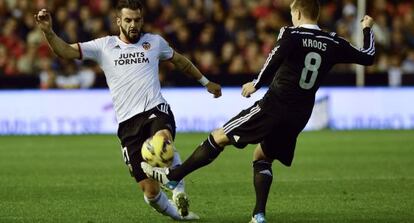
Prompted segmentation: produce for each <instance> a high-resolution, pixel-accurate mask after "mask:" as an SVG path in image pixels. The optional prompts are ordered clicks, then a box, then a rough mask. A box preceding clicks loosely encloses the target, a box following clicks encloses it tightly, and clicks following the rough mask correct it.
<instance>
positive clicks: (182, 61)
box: [171, 52, 221, 98]
mask: <svg viewBox="0 0 414 223" xmlns="http://www.w3.org/2000/svg"><path fill="white" fill-rule="evenodd" d="M171 62H172V63H173V64H174V65H175V67H176V68H177V69H178V70H180V71H182V72H183V73H185V74H186V75H188V76H190V77H192V78H193V79H196V80H198V81H199V82H200V83H201V84H202V85H203V86H205V87H206V88H207V91H208V92H210V93H211V94H213V95H214V97H215V98H218V97H220V96H221V86H220V85H219V84H216V83H214V82H212V81H209V80H208V79H207V78H206V77H205V76H204V75H203V74H202V73H201V72H200V70H199V69H197V67H196V66H195V65H194V64H193V63H192V62H191V61H190V60H189V59H187V58H186V57H185V56H183V55H181V54H179V53H177V52H174V55H173V57H172V59H171Z"/></svg>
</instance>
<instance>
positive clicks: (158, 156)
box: [141, 135, 174, 167]
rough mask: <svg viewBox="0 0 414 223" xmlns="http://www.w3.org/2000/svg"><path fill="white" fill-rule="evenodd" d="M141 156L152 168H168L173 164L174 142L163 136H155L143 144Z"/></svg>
mask: <svg viewBox="0 0 414 223" xmlns="http://www.w3.org/2000/svg"><path fill="white" fill-rule="evenodd" d="M141 155H142V158H143V159H144V161H145V162H147V163H148V164H149V165H151V166H154V167H167V166H171V164H172V161H173V158H174V147H173V144H172V142H171V141H170V140H168V139H165V138H164V137H163V136H159V135H158V136H153V137H150V138H148V139H147V140H145V142H144V143H143V144H142V148H141Z"/></svg>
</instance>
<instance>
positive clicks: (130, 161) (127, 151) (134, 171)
mask: <svg viewBox="0 0 414 223" xmlns="http://www.w3.org/2000/svg"><path fill="white" fill-rule="evenodd" d="M138 148H141V147H140V144H139V145H138V143H137V144H133V145H131V146H129V147H124V148H123V155H124V160H125V163H126V164H127V165H128V167H129V170H130V173H131V175H132V176H133V177H134V178H135V180H136V181H137V182H138V185H139V187H140V189H141V190H142V191H143V193H144V201H145V202H146V203H147V204H148V205H150V206H151V207H152V208H153V209H154V210H156V211H157V212H159V213H161V214H163V215H166V216H169V217H171V218H172V219H175V220H181V219H182V216H181V215H180V213H179V212H178V209H177V207H176V206H175V205H173V204H171V203H170V202H169V200H168V197H167V195H166V194H165V193H164V192H163V191H161V190H160V184H159V183H158V182H157V181H155V180H153V179H150V178H148V177H147V176H146V174H145V173H144V172H143V171H142V169H141V168H140V167H139V163H140V162H142V161H143V160H142V157H141V153H140V150H139V149H138Z"/></svg>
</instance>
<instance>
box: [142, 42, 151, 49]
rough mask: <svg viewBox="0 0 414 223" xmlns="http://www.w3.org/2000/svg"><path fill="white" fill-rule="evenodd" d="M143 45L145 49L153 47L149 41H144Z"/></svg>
mask: <svg viewBox="0 0 414 223" xmlns="http://www.w3.org/2000/svg"><path fill="white" fill-rule="evenodd" d="M142 47H143V48H144V50H149V49H151V44H150V43H149V42H143V43H142Z"/></svg>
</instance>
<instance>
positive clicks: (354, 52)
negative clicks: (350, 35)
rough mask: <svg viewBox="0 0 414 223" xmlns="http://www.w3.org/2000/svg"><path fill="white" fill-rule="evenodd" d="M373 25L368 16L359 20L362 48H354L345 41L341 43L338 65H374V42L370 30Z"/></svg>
mask: <svg viewBox="0 0 414 223" xmlns="http://www.w3.org/2000/svg"><path fill="white" fill-rule="evenodd" d="M373 24H374V20H373V19H372V18H371V17H370V16H367V15H366V16H364V18H363V19H362V20H361V25H362V31H363V33H364V46H363V48H362V49H357V48H355V47H354V46H352V44H350V43H349V42H348V41H346V40H343V42H341V47H343V49H342V52H343V53H341V54H340V55H339V61H338V62H339V63H356V64H361V65H372V64H373V63H374V55H375V41H374V34H373V32H372V29H371V28H372V26H373Z"/></svg>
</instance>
